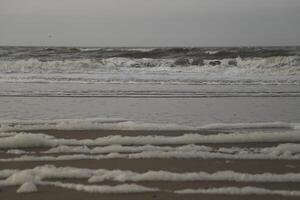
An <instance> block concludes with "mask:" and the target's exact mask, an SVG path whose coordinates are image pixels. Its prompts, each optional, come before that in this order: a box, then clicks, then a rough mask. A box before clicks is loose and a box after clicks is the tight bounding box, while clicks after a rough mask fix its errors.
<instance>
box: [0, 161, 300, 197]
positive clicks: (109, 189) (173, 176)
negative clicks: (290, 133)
mask: <svg viewBox="0 0 300 200" xmlns="http://www.w3.org/2000/svg"><path fill="white" fill-rule="evenodd" d="M0 176H1V177H2V178H6V179H5V180H2V181H0V186H2V187H6V186H21V188H20V189H19V190H18V191H20V192H22V191H24V192H26V191H28V190H27V189H28V187H29V186H30V187H29V189H30V191H36V188H35V187H34V186H35V185H48V186H55V187H62V188H68V189H74V190H77V191H85V192H98V193H136V192H154V191H159V189H157V188H148V187H144V186H139V185H136V184H122V185H116V186H105V185H83V184H72V183H63V182H58V181H44V179H51V178H52V179H53V178H54V179H57V178H58V179H75V178H77V179H88V181H89V182H90V183H92V182H93V183H94V182H103V181H107V180H109V181H117V182H128V181H130V182H140V181H172V182H180V181H235V182H300V174H298V173H288V174H271V173H264V174H247V173H238V172H233V171H219V172H215V173H211V174H210V173H207V172H189V173H175V172H169V171H148V172H145V173H137V172H133V171H122V170H106V169H94V170H92V169H81V168H74V167H58V168H57V167H55V166H52V165H45V166H39V167H35V168H33V169H27V170H16V171H15V172H13V173H10V174H9V173H7V170H1V171H0ZM26 185H28V187H27V186H26ZM25 186H26V187H25ZM175 192H176V193H180V194H190V193H207V194H242V195H246V194H258V195H265V194H270V195H272V194H277V195H284V196H300V192H295V191H284V192H278V191H276V190H265V189H262V188H252V187H245V188H241V190H240V192H239V189H238V188H234V187H232V188H212V189H205V190H203V189H197V190H195V189H185V190H178V191H175Z"/></svg>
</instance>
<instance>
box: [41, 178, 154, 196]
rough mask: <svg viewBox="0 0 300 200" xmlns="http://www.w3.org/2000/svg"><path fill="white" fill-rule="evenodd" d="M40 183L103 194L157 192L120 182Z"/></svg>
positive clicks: (152, 189)
mask: <svg viewBox="0 0 300 200" xmlns="http://www.w3.org/2000/svg"><path fill="white" fill-rule="evenodd" d="M41 184H42V185H51V186H55V187H61V188H67V189H73V190H76V191H83V192H90V193H104V194H120V193H122V194H124V193H141V192H142V193H144V192H158V191H159V189H157V188H150V187H144V186H141V185H136V184H122V185H116V186H108V185H83V184H73V183H61V182H50V181H44V182H42V183H41Z"/></svg>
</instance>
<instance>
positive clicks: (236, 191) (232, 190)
mask: <svg viewBox="0 0 300 200" xmlns="http://www.w3.org/2000/svg"><path fill="white" fill-rule="evenodd" d="M175 193H178V194H222V195H280V196H300V192H299V191H286V190H269V189H265V188H258V187H242V188H238V187H223V188H209V189H184V190H178V191H175Z"/></svg>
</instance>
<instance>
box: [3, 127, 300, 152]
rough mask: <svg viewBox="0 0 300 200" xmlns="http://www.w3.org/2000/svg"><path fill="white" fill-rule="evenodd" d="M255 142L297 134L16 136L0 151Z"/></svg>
mask: <svg viewBox="0 0 300 200" xmlns="http://www.w3.org/2000/svg"><path fill="white" fill-rule="evenodd" d="M255 142H266V143H267V142H281V143H283V142H300V132H299V131H289V132H272V133H268V132H261V131H258V132H253V133H247V134H245V133H227V134H225V133H224V134H223V133H220V134H214V135H202V134H183V135H180V136H162V135H148V136H121V135H112V136H107V137H99V138H96V139H94V140H92V139H82V140H77V139H58V138H54V137H53V136H49V135H46V134H32V133H19V134H16V135H14V136H11V137H4V138H3V137H0V148H2V149H7V148H28V147H55V146H59V145H87V146H105V145H113V144H119V145H147V144H152V145H174V144H176V145H178V144H224V143H228V144H233V143H255Z"/></svg>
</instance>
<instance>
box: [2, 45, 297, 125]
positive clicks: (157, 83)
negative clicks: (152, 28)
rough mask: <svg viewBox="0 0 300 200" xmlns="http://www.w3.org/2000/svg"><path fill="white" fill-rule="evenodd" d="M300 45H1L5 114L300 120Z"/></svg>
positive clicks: (192, 121) (197, 121)
mask: <svg viewBox="0 0 300 200" xmlns="http://www.w3.org/2000/svg"><path fill="white" fill-rule="evenodd" d="M299 97H300V47H201V48H200V47H177V48H175V47H169V48H168V47H164V48H146V47H143V48H141V47H137V48H124V47H115V48H104V47H101V48H98V47H4V46H2V47H0V119H1V120H31V121H32V120H41V119H43V120H49V119H86V118H101V119H103V118H105V119H106V118H108V119H111V118H118V119H120V118H122V119H124V120H128V121H139V122H145V123H159V124H164V123H172V124H181V125H186V126H200V125H207V124H211V123H253V122H278V121H280V122H299V121H300V112H299V110H300V109H299V108H300V101H299Z"/></svg>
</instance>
